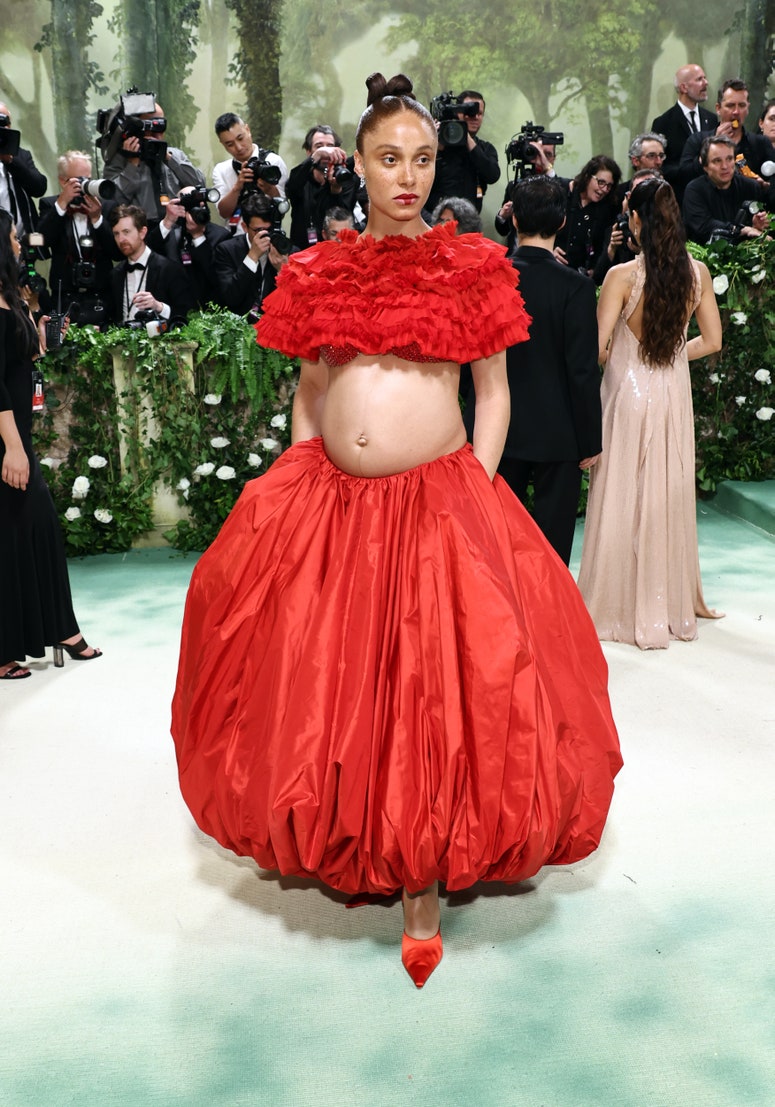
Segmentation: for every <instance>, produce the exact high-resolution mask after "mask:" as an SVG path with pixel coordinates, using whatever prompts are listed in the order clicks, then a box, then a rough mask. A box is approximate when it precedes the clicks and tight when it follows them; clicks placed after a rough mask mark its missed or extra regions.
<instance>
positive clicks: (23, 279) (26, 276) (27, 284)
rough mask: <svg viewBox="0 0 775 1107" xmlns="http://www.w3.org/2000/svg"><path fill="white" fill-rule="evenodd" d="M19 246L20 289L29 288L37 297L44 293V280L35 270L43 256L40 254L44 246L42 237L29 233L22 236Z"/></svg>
mask: <svg viewBox="0 0 775 1107" xmlns="http://www.w3.org/2000/svg"><path fill="white" fill-rule="evenodd" d="M19 245H20V247H21V249H20V251H19V284H20V285H21V287H22V288H29V290H30V292H31V293H32V294H33V295H39V294H40V293H41V292H45V291H46V278H45V277H42V276H41V275H40V273H39V272H38V271H37V269H36V268H35V263H36V262H37V260H38V259H39V258H42V257H44V256H45V255H44V254H43V253H42V252H41V251H42V248H43V246H44V240H43V235H42V234H39V233H38V232H37V231H30V233H29V234H25V235H22V237H21V239H20V240H19Z"/></svg>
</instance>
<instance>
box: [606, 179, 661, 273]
mask: <svg viewBox="0 0 775 1107" xmlns="http://www.w3.org/2000/svg"><path fill="white" fill-rule="evenodd" d="M651 178H653V179H654V180H657V181H659V180H661V179H662V174H661V173H660V172H659V170H658V169H638V170H636V172H635V173H633V175H632V180H631V181H629V188H628V190H627V192H626V193H625V194H624V196H623V198H622V210H621V212H620V214H619V215H617V217H616V222H615V223H614V224H613V226H612V227H611V228H609V230H608V231H607V232H606V237H605V240H604V243H603V250H602V251H601V253H600V256H599V257H598V259H597V262H596V263H595V270H594V272H593V274H592V279H593V280H594V282H595V284H602V283H603V281H604V280H605V275H606V273H607V272H608V270H609V269H613V267H614V266H615V265H623V264H624V263H625V262H627V261H632V259H633V258H634V257H635V255H636V254H638V253H639V252H640V251H639V248H638V247H637V246H636V245H635V243H634V242H633V240H632V235H631V234H630V227H629V201H630V193H631V192H632V190H633V189H634V188H635V186H636V185H637V184H640V182H641V181H647V180H650V179H651Z"/></svg>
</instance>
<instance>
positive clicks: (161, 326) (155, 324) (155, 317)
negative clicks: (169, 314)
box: [124, 308, 168, 338]
mask: <svg viewBox="0 0 775 1107" xmlns="http://www.w3.org/2000/svg"><path fill="white" fill-rule="evenodd" d="M124 326H125V327H127V328H128V329H129V330H130V331H147V332H148V335H149V336H150V337H151V338H156V337H158V336H159V335H160V334H164V333H165V332H166V331H167V328H168V323H167V320H166V319H163V318H162V317H161V315H159V314H158V312H155V311H154V310H153V308H140V309H139V310H138V311H137V312H136V313H135V317H134V319H127V321H126V323H124Z"/></svg>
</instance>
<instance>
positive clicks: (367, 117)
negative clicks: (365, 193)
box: [355, 73, 436, 154]
mask: <svg viewBox="0 0 775 1107" xmlns="http://www.w3.org/2000/svg"><path fill="white" fill-rule="evenodd" d="M366 88H367V89H368V90H369V95H368V97H367V99H366V110H365V111H364V113H363V115H362V116H361V118H360V122H359V123H358V130H357V131H356V133H355V147H356V149H357V150H358V151H359V153H361V154H362V153H363V136H364V135H366V134H368V133H369V132H370V131H373V130H374V128H375V127H378V126H379V124H380V123H381V122H382V121H383V119H387V118H388V116H391V115H396V114H397V113H398V112H401V111H411V112H414V114H415V115H418V116H419V117H420V118H421V119H422V120H423V121H424V122H425V123H427V124H428V126H429V128H430V129H431V131H432V132H433V133H434V135H435V133H436V126H435V124H434V122H433V117H432V116H431V113H430V112H429V111H428V109H427V108H426V107H424V106H423V105H422V104H421V103H419V101H418V100H417V97H416V96H415V94H414V92H413V91H412V89H413V86H412V82H411V81H410V80H409V78H408V77H406V76H404V74H403V73H398V74H396V76H395V77H391V78H390V80H389V81H386V80H385V78H384V77H383V76H382V74H381V73H372V74H371V76H369V77H367V78H366Z"/></svg>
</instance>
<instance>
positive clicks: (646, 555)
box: [579, 255, 715, 649]
mask: <svg viewBox="0 0 775 1107" xmlns="http://www.w3.org/2000/svg"><path fill="white" fill-rule="evenodd" d="M692 264H693V265H694V268H695V288H696V289H697V292H696V294H695V297H696V298H695V304H694V307H695V308H696V306H697V304H698V303H699V287H700V283H699V282H700V277H699V271H698V270H697V267H696V264H695V263H692ZM636 266H637V267H636V275H635V281H634V283H633V288H632V292H631V294H630V298H629V300H628V301H627V304H626V305H625V307H624V309H623V311H622V314H621V315H620V317H619V319H618V320H617V323H616V326H615V328H614V332H613V336H612V340H611V346H610V349H609V352H608V359H607V362H606V366H605V372H604V374H603V384H602V402H603V454H602V457H601V458H600V460H599V461H598V463H597V464H596V465H595V466H594V467H593V469H592V472H591V476H590V487H589V500H588V504H587V518H586V523H585V526H584V546H583V549H582V555H581V569H580V572H579V588H580V589H581V593H582V595H583V596H584V600H585V601H586V604H587V607H588V609H589V612H590V614H591V616H592V619H593V621H594V624H595V627H596V629H597V633H598V636H599V637H600V638H601V639H603V640H604V641H611V642H628V643H630V644H631V645H637V646H640V648H641V649H660V648H664V647H666V646H667V645H668V642H669V640H670V638H680V639H683V640H685V641H689V640H692V639H694V638H696V637H697V617H698V616H700V617H703V618H713V617H715V613H714V612H712V611H711V610H709V608H708V607H707V606H706V604H705V600H704V599H703V595H702V584H701V581H700V562H699V554H698V549H697V519H696V502H695V466H694V411H693V408H692V389H691V379H690V376H689V360H688V358H687V355H686V344H685V342H684V344H683V345H682V346H681V349H680V350H679V352H678V353H677V354H676V356H675V358H674V360H673V362H672V363H671V364H670V365H667V366H664V367H661V366H660V367H657V368H654V367H652V366H650V365H647V364H646V363H645V362H644V361H643V359H642V357H641V352H640V344H639V342H638V339H637V338H636V337H635V335H634V334H633V332H632V331H631V330H630V327H629V320H630V317H631V316H632V313H633V312H634V311H635V308H636V307H637V305H638V302H639V301H640V299H641V296H642V295H643V287H644V282H645V276H646V269H645V263H644V260H643V257H642V255H639V257H638V259H637V263H636Z"/></svg>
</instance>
